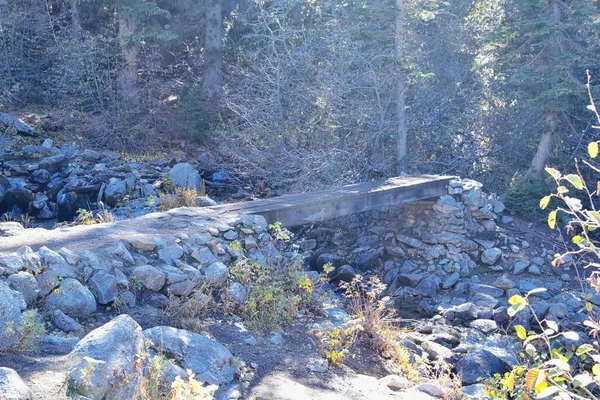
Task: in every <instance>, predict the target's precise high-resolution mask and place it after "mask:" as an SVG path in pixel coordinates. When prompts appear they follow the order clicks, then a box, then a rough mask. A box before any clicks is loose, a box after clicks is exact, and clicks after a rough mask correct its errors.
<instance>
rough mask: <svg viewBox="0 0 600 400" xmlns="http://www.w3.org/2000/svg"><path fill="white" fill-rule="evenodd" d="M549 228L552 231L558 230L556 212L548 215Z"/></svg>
mask: <svg viewBox="0 0 600 400" xmlns="http://www.w3.org/2000/svg"><path fill="white" fill-rule="evenodd" d="M548 226H549V227H550V229H554V228H556V210H553V211H550V215H548Z"/></svg>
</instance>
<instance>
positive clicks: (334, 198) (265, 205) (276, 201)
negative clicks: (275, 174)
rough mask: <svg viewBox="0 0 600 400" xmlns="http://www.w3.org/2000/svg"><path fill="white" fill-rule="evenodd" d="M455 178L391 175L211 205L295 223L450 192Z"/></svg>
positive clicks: (303, 222)
mask: <svg viewBox="0 0 600 400" xmlns="http://www.w3.org/2000/svg"><path fill="white" fill-rule="evenodd" d="M452 179H454V177H452V176H436V175H421V176H413V177H399V178H390V179H387V180H385V181H378V182H365V183H358V184H355V185H348V186H342V187H339V188H333V189H326V190H320V191H315V192H307V193H300V194H293V195H286V196H280V197H274V198H271V199H265V200H256V201H248V202H241V203H234V204H225V205H220V206H214V207H211V208H212V209H214V210H215V211H217V212H219V213H225V212H230V211H235V212H239V213H248V214H259V215H262V216H264V217H265V218H266V219H267V221H268V222H269V223H273V222H275V221H280V222H281V223H282V224H283V225H284V226H287V227H294V226H299V225H304V224H309V223H313V222H321V221H325V220H328V219H331V218H336V217H342V216H345V215H350V214H356V213H360V212H364V211H371V210H376V209H380V208H385V207H390V206H395V205H399V204H402V203H410V202H414V201H418V200H424V199H429V198H433V197H439V196H441V195H443V194H445V193H448V191H447V189H446V187H447V185H448V182H449V181H450V180H452Z"/></svg>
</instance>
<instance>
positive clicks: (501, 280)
mask: <svg viewBox="0 0 600 400" xmlns="http://www.w3.org/2000/svg"><path fill="white" fill-rule="evenodd" d="M492 286H496V287H497V288H500V289H504V290H509V289H512V288H514V287H515V286H517V284H516V283H515V282H514V281H511V280H510V279H508V278H505V277H503V276H500V277H498V278H497V279H496V280H495V281H494V283H493V284H492Z"/></svg>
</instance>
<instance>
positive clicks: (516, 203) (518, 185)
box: [504, 177, 552, 220]
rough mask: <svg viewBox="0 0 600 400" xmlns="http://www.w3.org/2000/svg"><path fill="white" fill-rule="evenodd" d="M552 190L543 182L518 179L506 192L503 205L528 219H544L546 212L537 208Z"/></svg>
mask: <svg viewBox="0 0 600 400" xmlns="http://www.w3.org/2000/svg"><path fill="white" fill-rule="evenodd" d="M551 190H552V185H551V184H550V183H548V182H547V181H545V180H537V179H526V178H523V177H519V178H517V179H515V180H513V182H512V183H511V185H510V187H509V188H508V189H507V190H506V194H505V199H504V204H505V205H506V207H508V209H510V210H511V211H513V212H515V213H517V214H519V215H521V216H523V217H525V218H529V219H536V220H537V219H545V217H546V215H547V212H545V211H543V210H540V208H539V207H538V205H539V201H540V199H541V198H542V197H544V196H545V195H546V194H548V193H549V192H550V191H551Z"/></svg>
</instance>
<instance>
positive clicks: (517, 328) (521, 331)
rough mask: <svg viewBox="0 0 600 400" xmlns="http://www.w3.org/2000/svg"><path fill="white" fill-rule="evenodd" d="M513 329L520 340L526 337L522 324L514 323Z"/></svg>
mask: <svg viewBox="0 0 600 400" xmlns="http://www.w3.org/2000/svg"><path fill="white" fill-rule="evenodd" d="M515 331H517V337H518V338H519V339H521V340H525V339H527V331H526V330H525V328H523V326H522V325H515Z"/></svg>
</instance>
